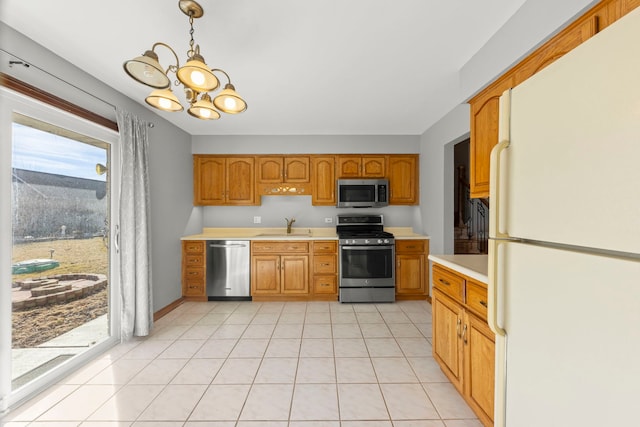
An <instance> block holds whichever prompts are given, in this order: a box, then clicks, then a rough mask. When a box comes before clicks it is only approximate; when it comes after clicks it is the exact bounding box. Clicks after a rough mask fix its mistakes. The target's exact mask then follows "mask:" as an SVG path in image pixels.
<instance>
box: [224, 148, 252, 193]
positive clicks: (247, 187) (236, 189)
mask: <svg viewBox="0 0 640 427" xmlns="http://www.w3.org/2000/svg"><path fill="white" fill-rule="evenodd" d="M226 181H227V193H226V202H227V204H230V205H256V204H258V203H257V198H256V191H255V159H254V158H253V157H229V158H227V176H226Z"/></svg>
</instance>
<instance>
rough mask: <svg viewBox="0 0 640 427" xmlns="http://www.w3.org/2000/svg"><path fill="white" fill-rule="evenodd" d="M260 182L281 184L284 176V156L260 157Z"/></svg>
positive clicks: (258, 166) (258, 164)
mask: <svg viewBox="0 0 640 427" xmlns="http://www.w3.org/2000/svg"><path fill="white" fill-rule="evenodd" d="M256 162H257V166H256V169H257V174H258V177H257V179H258V182H259V183H261V184H279V183H281V182H282V180H283V178H284V174H283V159H282V157H258V158H257V160H256Z"/></svg>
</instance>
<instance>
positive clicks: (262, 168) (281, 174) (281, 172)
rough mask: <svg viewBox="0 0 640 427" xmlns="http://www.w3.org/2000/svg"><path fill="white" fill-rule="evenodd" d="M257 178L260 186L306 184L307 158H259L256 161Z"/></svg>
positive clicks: (308, 173) (307, 173) (307, 179)
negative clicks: (269, 184)
mask: <svg viewBox="0 0 640 427" xmlns="http://www.w3.org/2000/svg"><path fill="white" fill-rule="evenodd" d="M257 178H258V182H259V183H261V184H268V183H272V184H280V183H285V182H289V183H308V182H309V180H310V172H309V157H308V156H285V157H282V156H260V157H258V159H257Z"/></svg>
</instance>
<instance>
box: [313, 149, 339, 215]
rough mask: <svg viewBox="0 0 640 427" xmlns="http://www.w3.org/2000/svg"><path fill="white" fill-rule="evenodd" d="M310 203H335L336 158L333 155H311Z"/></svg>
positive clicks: (331, 204)
mask: <svg viewBox="0 0 640 427" xmlns="http://www.w3.org/2000/svg"><path fill="white" fill-rule="evenodd" d="M311 181H312V187H313V190H312V192H311V204H312V205H314V206H335V205H336V159H335V157H334V156H312V157H311Z"/></svg>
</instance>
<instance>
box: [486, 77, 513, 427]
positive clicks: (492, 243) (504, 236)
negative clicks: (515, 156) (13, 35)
mask: <svg viewBox="0 0 640 427" xmlns="http://www.w3.org/2000/svg"><path fill="white" fill-rule="evenodd" d="M510 118H511V89H508V90H506V91H505V92H504V93H503V94H502V96H501V97H500V122H499V128H498V145H496V146H495V147H494V148H493V150H491V163H490V177H489V198H490V200H491V204H492V206H491V209H490V210H489V235H490V237H489V272H488V273H489V274H488V276H489V283H488V286H487V300H488V306H489V307H488V309H487V323H488V324H489V328H491V330H492V331H493V332H494V333H495V334H496V348H495V361H496V364H495V376H496V378H495V390H494V393H495V394H494V414H493V418H494V426H495V427H505V425H506V412H505V401H506V360H505V359H506V340H507V332H506V331H505V330H504V329H503V328H502V327H501V326H500V325H499V324H498V318H499V314H501V313H499V309H500V307H499V304H498V302H499V300H498V295H499V283H498V280H499V275H498V269H499V267H500V265H501V263H500V262H499V258H500V253H499V248H500V245H501V244H505V243H507V242H508V241H509V239H510V236H509V234H508V233H507V232H506V230H503V229H501V228H500V227H501V226H503V225H504V224H503V222H502V220H501V219H502V218H501V214H502V212H501V210H502V206H501V200H500V199H501V197H502V195H503V194H502V192H501V189H502V175H501V170H500V160H501V155H502V153H503V152H504V150H505V149H506V148H507V147H508V146H509V144H510V142H511V141H510V139H511V135H510V132H511V130H510Z"/></svg>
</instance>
